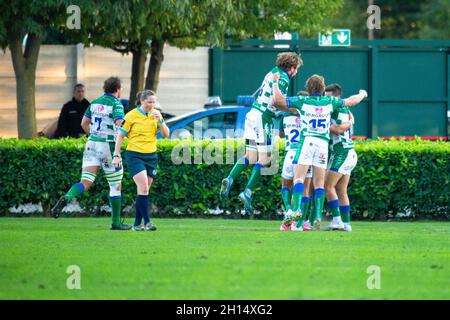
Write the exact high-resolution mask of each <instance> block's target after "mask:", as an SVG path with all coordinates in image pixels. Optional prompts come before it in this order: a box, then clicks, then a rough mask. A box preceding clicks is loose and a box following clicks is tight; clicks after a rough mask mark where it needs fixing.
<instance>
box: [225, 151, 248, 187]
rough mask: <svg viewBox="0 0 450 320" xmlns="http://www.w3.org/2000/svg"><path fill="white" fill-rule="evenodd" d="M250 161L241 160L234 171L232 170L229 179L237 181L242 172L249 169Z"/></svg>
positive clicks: (234, 167) (244, 158) (243, 158)
mask: <svg viewBox="0 0 450 320" xmlns="http://www.w3.org/2000/svg"><path fill="white" fill-rule="evenodd" d="M249 163H250V162H249V161H248V159H247V158H246V157H242V158H240V159H239V160H238V161H237V162H236V163H235V165H234V166H233V169H231V171H230V174H229V175H228V178H230V177H231V178H232V181H233V180H236V178H237V177H238V176H239V175H240V174H241V172H242V171H244V169H245V168H247V167H248V165H249Z"/></svg>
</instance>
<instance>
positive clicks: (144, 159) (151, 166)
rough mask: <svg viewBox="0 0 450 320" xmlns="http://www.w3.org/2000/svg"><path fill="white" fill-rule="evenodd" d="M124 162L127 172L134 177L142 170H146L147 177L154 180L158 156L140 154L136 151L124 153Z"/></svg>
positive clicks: (155, 154) (154, 154)
mask: <svg viewBox="0 0 450 320" xmlns="http://www.w3.org/2000/svg"><path fill="white" fill-rule="evenodd" d="M125 160H126V162H127V167H128V171H130V173H131V175H132V176H133V177H134V176H135V175H136V174H138V173H139V172H141V171H143V170H147V176H149V177H152V178H154V177H155V176H156V173H157V168H158V154H157V153H156V152H153V153H140V152H136V151H128V150H127V151H125Z"/></svg>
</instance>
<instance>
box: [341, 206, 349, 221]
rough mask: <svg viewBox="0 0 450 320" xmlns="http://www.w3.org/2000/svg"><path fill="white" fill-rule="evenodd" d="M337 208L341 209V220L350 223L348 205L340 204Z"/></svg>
mask: <svg viewBox="0 0 450 320" xmlns="http://www.w3.org/2000/svg"><path fill="white" fill-rule="evenodd" d="M339 210H340V211H341V216H342V221H343V222H344V223H350V205H348V206H340V207H339Z"/></svg>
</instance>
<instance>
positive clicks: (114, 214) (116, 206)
mask: <svg viewBox="0 0 450 320" xmlns="http://www.w3.org/2000/svg"><path fill="white" fill-rule="evenodd" d="M109 206H110V207H111V219H112V224H113V225H114V226H120V211H121V210H122V196H113V197H111V196H110V197H109Z"/></svg>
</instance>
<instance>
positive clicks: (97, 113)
mask: <svg viewBox="0 0 450 320" xmlns="http://www.w3.org/2000/svg"><path fill="white" fill-rule="evenodd" d="M103 89H104V90H105V93H104V94H103V95H102V96H101V97H99V98H97V99H95V100H94V101H92V103H91V105H90V106H89V107H88V109H87V110H86V113H85V114H84V117H83V119H82V121H81V126H82V128H83V130H84V131H85V132H86V133H90V134H89V140H88V142H87V143H86V146H85V148H84V153H83V164H82V173H81V181H80V182H78V183H75V184H74V185H73V186H72V187H71V188H70V190H69V191H68V192H67V193H66V194H65V195H64V196H62V197H61V198H60V199H59V200H58V202H57V203H56V205H55V206H54V207H53V208H52V214H53V216H54V217H55V218H56V217H58V216H59V213H60V211H61V210H62V209H63V208H64V206H65V205H66V204H67V203H69V202H70V201H72V199H74V198H76V197H79V196H80V195H81V194H82V193H83V192H85V191H87V190H88V189H89V188H90V187H91V185H92V184H93V183H94V181H95V178H96V176H97V173H98V170H99V169H100V167H102V168H103V172H104V173H105V177H106V180H108V184H109V204H110V207H111V217H112V226H111V230H129V229H131V226H128V225H124V224H122V223H121V221H120V212H121V210H122V194H121V181H122V176H123V168H122V167H120V168H116V167H115V166H114V165H113V164H112V160H113V156H112V153H113V151H114V145H115V140H116V137H117V127H119V126H120V125H121V124H122V123H123V121H124V120H123V119H124V116H125V114H124V109H123V105H122V104H121V103H120V101H119V99H118V98H119V97H120V91H121V82H120V79H119V78H117V77H110V78H108V79H106V80H105V83H104V85H103Z"/></svg>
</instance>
